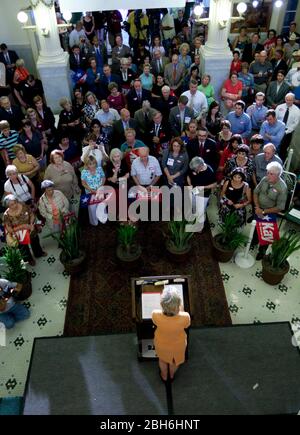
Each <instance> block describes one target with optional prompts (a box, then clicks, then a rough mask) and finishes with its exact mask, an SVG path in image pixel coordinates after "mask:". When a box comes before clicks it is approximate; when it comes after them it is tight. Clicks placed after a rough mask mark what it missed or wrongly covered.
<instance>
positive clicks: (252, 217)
mask: <svg viewBox="0 0 300 435" xmlns="http://www.w3.org/2000/svg"><path fill="white" fill-rule="evenodd" d="M253 219H254V215H251V216H250V217H249V218H248V219H247V223H248V224H251V222H252V221H253Z"/></svg>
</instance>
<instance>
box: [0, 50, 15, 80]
mask: <svg viewBox="0 0 300 435" xmlns="http://www.w3.org/2000/svg"><path fill="white" fill-rule="evenodd" d="M18 59H19V56H18V55H17V53H16V52H15V51H14V50H8V49H7V45H6V44H4V43H3V44H1V45H0V62H1V63H4V65H5V69H6V83H11V82H12V79H13V76H14V71H15V67H16V61H17V60H18Z"/></svg>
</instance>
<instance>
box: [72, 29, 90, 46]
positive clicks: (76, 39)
mask: <svg viewBox="0 0 300 435" xmlns="http://www.w3.org/2000/svg"><path fill="white" fill-rule="evenodd" d="M81 38H84V39H86V35H85V31H84V30H83V29H81V30H79V32H78V31H77V30H76V29H74V30H72V32H71V33H70V36H69V45H70V47H71V48H72V47H73V45H79V43H80V39H81Z"/></svg>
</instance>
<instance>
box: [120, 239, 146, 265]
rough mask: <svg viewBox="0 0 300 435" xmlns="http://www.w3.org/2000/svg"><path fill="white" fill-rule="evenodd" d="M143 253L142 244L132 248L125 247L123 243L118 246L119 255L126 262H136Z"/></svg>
mask: <svg viewBox="0 0 300 435" xmlns="http://www.w3.org/2000/svg"><path fill="white" fill-rule="evenodd" d="M141 255H142V248H141V246H140V245H138V244H137V245H134V246H132V247H131V249H130V250H126V249H124V247H123V246H122V245H118V246H117V257H118V259H119V260H121V261H123V262H124V263H126V264H127V263H134V262H135V261H137V260H138V259H139V258H140V256H141Z"/></svg>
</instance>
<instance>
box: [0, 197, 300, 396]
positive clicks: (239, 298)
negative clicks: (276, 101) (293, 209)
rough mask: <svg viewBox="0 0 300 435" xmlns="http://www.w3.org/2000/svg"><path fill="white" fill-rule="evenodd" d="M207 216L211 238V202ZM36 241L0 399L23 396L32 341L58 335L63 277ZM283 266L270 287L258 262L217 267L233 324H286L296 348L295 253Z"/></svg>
mask: <svg viewBox="0 0 300 435" xmlns="http://www.w3.org/2000/svg"><path fill="white" fill-rule="evenodd" d="M208 215H209V220H210V223H211V228H212V232H213V234H215V233H216V232H217V231H218V226H217V209H216V198H215V197H214V198H213V200H212V201H211V203H210V206H209V209H208ZM249 227H250V226H248V227H246V228H245V230H244V231H245V233H247V231H248V232H249V229H250V228H249ZM41 240H42V244H43V245H44V247H45V249H46V251H47V252H48V256H47V257H45V258H43V259H41V260H38V262H37V265H36V266H35V267H34V269H33V278H32V282H33V294H32V296H31V297H30V299H29V300H27V301H26V302H25V304H26V306H27V307H28V308H29V309H30V311H31V317H30V318H29V319H28V320H27V321H24V322H20V323H19V324H17V325H16V326H15V327H14V328H13V329H12V330H9V331H7V333H6V346H1V347H0V397H7V396H22V395H23V392H24V388H25V383H26V376H27V371H28V367H29V362H30V356H31V350H32V344H33V340H34V338H35V337H42V336H56V335H61V334H62V333H63V327H64V319H65V314H66V305H67V299H68V289H69V277H68V276H67V275H66V274H65V273H63V267H62V265H61V263H60V261H59V250H58V248H57V246H56V243H55V242H54V241H53V240H51V239H41ZM252 254H253V255H255V252H252ZM289 261H290V264H291V268H290V271H289V273H288V274H287V275H286V277H285V278H284V280H283V282H282V283H281V284H279V285H277V286H274V287H273V286H270V285H268V284H265V283H264V281H263V280H262V278H261V262H260V261H256V262H255V264H254V266H253V267H252V268H250V269H240V268H239V267H238V266H237V265H236V264H235V263H234V261H231V262H229V263H223V264H221V265H220V267H221V273H222V278H223V282H224V287H225V290H226V296H227V300H228V306H229V310H230V314H231V318H232V322H233V324H245V323H259V322H278V321H283V320H284V321H285V320H287V321H290V322H291V325H292V327H293V329H294V331H295V333H294V341H295V343H294V344H295V345H297V344H299V343H300V292H299V274H300V252H298V253H296V254H295V255H293V256H291V257H290V259H289Z"/></svg>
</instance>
